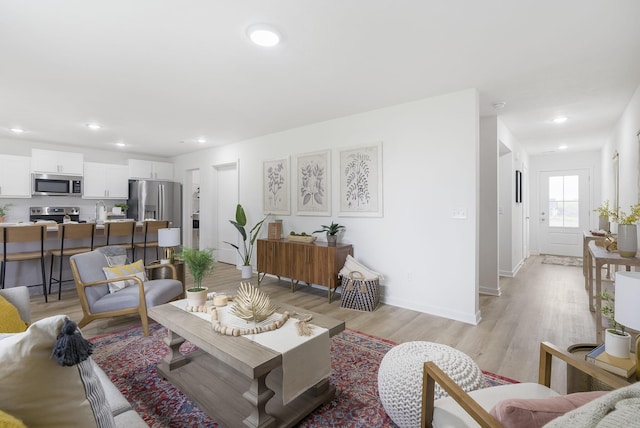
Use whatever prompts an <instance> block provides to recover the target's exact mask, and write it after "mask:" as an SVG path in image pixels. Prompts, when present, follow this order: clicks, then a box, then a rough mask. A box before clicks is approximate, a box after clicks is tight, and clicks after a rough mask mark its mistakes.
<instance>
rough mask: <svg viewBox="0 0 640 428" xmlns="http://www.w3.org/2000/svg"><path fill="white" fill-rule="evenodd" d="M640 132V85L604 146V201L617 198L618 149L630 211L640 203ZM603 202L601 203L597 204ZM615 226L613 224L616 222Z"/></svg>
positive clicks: (624, 201)
mask: <svg viewBox="0 0 640 428" xmlns="http://www.w3.org/2000/svg"><path fill="white" fill-rule="evenodd" d="M638 132H640V86H639V87H638V88H637V89H636V92H635V93H634V94H633V97H632V98H631V100H630V101H629V104H628V106H627V108H626V109H625V111H624V113H623V114H622V116H621V117H620V120H619V121H618V123H617V124H616V126H615V128H614V129H613V131H612V133H611V137H610V138H609V140H608V141H607V143H606V144H605V146H604V148H603V149H602V152H601V153H602V159H601V162H602V163H601V166H602V200H607V199H608V200H609V201H613V200H614V197H613V188H614V185H613V162H612V161H611V158H612V157H613V154H614V153H615V152H616V151H617V152H618V154H619V156H620V204H619V205H620V209H622V210H623V211H625V212H627V213H628V212H629V206H631V205H633V204H636V203H638V202H640V182H639V180H640V177H639V176H638V163H639V161H640V160H639V159H638V154H639V146H640V144H639V142H638ZM597 205H599V204H597ZM612 226H613V225H612Z"/></svg>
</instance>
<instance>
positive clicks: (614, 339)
mask: <svg viewBox="0 0 640 428" xmlns="http://www.w3.org/2000/svg"><path fill="white" fill-rule="evenodd" d="M630 347H631V335H630V334H629V333H624V336H622V335H620V334H615V333H611V331H609V330H608V329H607V330H606V333H605V336H604V350H605V352H606V353H607V354H609V355H611V356H613V357H618V358H630V353H629V349H630Z"/></svg>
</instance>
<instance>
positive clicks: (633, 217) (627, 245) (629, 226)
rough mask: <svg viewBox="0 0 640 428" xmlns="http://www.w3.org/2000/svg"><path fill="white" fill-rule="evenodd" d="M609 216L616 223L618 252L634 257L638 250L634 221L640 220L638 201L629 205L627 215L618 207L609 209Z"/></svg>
mask: <svg viewBox="0 0 640 428" xmlns="http://www.w3.org/2000/svg"><path fill="white" fill-rule="evenodd" d="M609 218H610V219H611V220H612V221H613V222H614V223H618V252H619V253H620V255H621V256H622V257H635V255H636V252H637V251H638V228H637V226H636V224H635V223H637V222H638V220H640V203H638V204H635V205H631V212H630V213H629V214H628V215H627V214H626V213H625V212H624V211H621V210H620V208H618V209H616V210H615V211H613V210H610V211H609Z"/></svg>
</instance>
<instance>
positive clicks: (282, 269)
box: [258, 239, 353, 303]
mask: <svg viewBox="0 0 640 428" xmlns="http://www.w3.org/2000/svg"><path fill="white" fill-rule="evenodd" d="M347 255H351V256H352V257H353V246H351V245H350V244H336V245H335V246H331V245H327V243H326V242H320V243H310V244H306V243H301V242H289V241H287V240H284V239H258V284H260V282H261V281H262V279H263V278H264V276H265V275H266V274H270V275H275V276H277V277H278V279H280V277H285V278H290V279H291V292H294V291H295V289H296V285H297V284H298V282H300V281H303V282H305V283H307V284H318V285H324V286H325V287H327V288H328V298H329V303H331V299H332V297H333V294H334V293H335V290H336V288H338V273H339V272H340V269H342V266H344V262H345V260H346V259H347ZM261 273H262V277H261V276H260V274H261Z"/></svg>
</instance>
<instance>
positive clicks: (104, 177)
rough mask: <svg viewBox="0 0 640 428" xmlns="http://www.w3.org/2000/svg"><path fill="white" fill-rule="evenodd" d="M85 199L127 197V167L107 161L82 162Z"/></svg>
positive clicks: (83, 195)
mask: <svg viewBox="0 0 640 428" xmlns="http://www.w3.org/2000/svg"><path fill="white" fill-rule="evenodd" d="M83 185H84V189H83V191H82V197H83V198H85V199H128V198H129V168H128V167H127V166H126V165H114V164H108V163H96V162H85V163H84V179H83Z"/></svg>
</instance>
